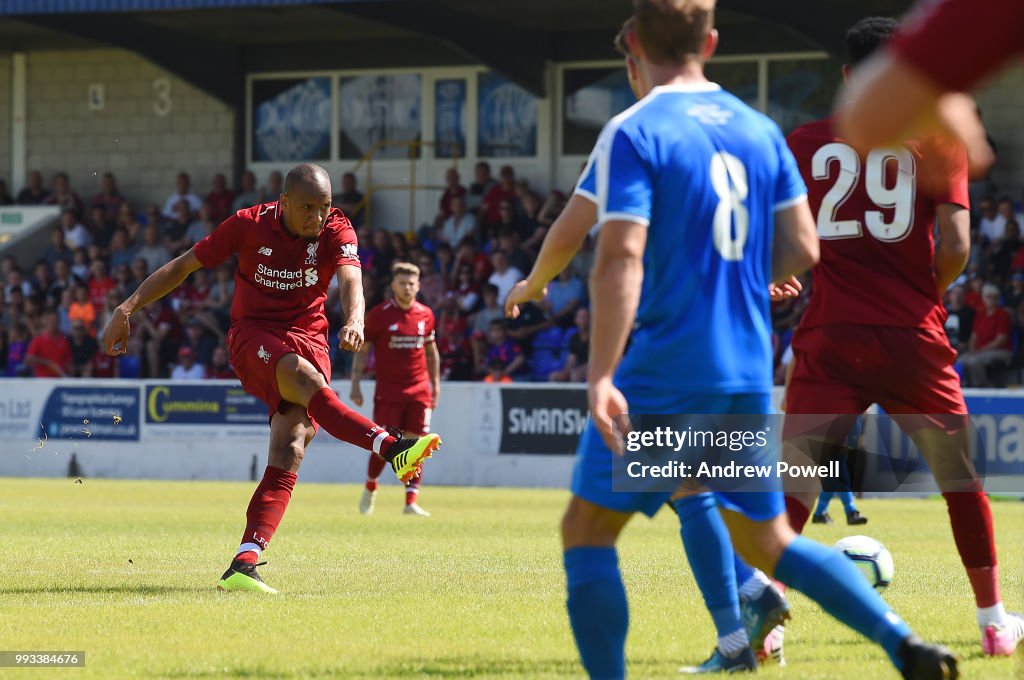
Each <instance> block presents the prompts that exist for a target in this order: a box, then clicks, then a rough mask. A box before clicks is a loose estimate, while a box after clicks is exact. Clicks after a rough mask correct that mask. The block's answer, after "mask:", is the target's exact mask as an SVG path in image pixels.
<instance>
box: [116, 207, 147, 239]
mask: <svg viewBox="0 0 1024 680" xmlns="http://www.w3.org/2000/svg"><path fill="white" fill-rule="evenodd" d="M154 207H156V206H154ZM118 229H123V230H124V232H125V234H126V235H127V237H128V239H127V245H128V247H130V248H131V247H135V246H137V245H139V244H140V243H142V223H141V222H139V217H138V215H136V214H135V210H134V209H133V208H132V205H131V203H128V202H127V201H125V202H124V203H122V204H121V207H120V208H118V209H117V219H116V220H115V221H114V231H117V230H118Z"/></svg>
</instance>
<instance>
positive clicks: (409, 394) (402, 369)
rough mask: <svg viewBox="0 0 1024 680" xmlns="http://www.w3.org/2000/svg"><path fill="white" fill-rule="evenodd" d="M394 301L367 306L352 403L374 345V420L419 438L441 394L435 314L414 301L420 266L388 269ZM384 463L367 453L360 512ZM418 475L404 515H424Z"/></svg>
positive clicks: (359, 395)
mask: <svg viewBox="0 0 1024 680" xmlns="http://www.w3.org/2000/svg"><path fill="white" fill-rule="evenodd" d="M391 290H392V292H393V293H394V294H395V298H394V300H388V301H386V302H382V303H381V304H379V305H377V306H376V307H374V308H373V309H371V310H370V311H369V312H368V313H367V315H366V330H365V336H366V344H365V345H363V349H362V351H360V352H359V353H358V354H357V355H356V357H355V361H354V362H353V365H352V394H351V399H352V403H354V404H355V405H357V406H362V404H363V392H362V390H361V389H360V388H359V381H360V380H361V379H362V376H363V369H364V368H365V366H366V355H367V352H368V351H369V348H370V346H371V345H372V346H373V349H374V356H375V358H376V364H377V389H376V390H375V392H374V397H373V419H374V420H376V421H378V422H386V423H392V424H394V425H396V426H397V427H399V428H400V429H401V430H402V432H403V433H404V435H405V436H406V437H420V436H422V435H424V434H426V433H427V432H428V431H429V430H430V414H431V412H432V411H433V410H434V408H435V407H436V406H437V399H438V397H439V396H440V394H441V372H440V367H441V357H440V355H439V354H438V351H437V344H436V342H435V337H434V335H435V330H434V312H432V311H431V310H430V307H427V306H426V305H424V304H421V303H419V302H417V301H416V294H417V293H418V292H419V290H420V269H419V267H417V266H416V265H414V264H410V263H408V262H396V263H395V264H394V265H392V267H391ZM383 469H384V464H383V462H382V461H381V460H380V458H379V457H377V456H370V461H369V465H368V466H367V470H366V488H365V489H364V490H363V496H362V498H361V499H360V501H359V511H360V512H361V513H363V514H364V515H369V514H370V513H372V512H373V506H374V501H375V500H376V497H377V478H378V477H380V473H381V471H382V470H383ZM420 482H421V477H416V478H414V479H412V480H410V481H409V482H407V485H406V487H405V510H404V512H405V514H407V515H419V516H421V517H429V516H430V513H429V512H427V511H426V510H424V509H423V508H421V507H420V506H419V504H418V503H417V502H416V499H417V497H418V494H419V487H420Z"/></svg>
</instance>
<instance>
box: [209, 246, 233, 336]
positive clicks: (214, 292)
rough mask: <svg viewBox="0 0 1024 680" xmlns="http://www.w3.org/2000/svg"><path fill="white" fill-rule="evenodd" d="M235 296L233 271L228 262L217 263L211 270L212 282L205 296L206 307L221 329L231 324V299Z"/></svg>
mask: <svg viewBox="0 0 1024 680" xmlns="http://www.w3.org/2000/svg"><path fill="white" fill-rule="evenodd" d="M234 296H235V272H234V270H233V268H232V266H231V265H230V264H228V263H226V262H225V263H224V264H221V265H219V266H218V267H217V268H216V269H215V270H214V271H213V283H212V284H210V294H209V296H207V298H206V301H207V302H206V308H207V310H209V312H210V313H211V314H213V316H214V318H215V319H217V324H218V326H219V327H220V329H221V330H222V331H227V330H228V328H230V326H231V300H232V298H234Z"/></svg>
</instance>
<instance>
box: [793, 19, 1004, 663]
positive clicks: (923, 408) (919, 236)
mask: <svg viewBox="0 0 1024 680" xmlns="http://www.w3.org/2000/svg"><path fill="white" fill-rule="evenodd" d="M897 29H898V24H897V23H896V22H895V21H894V20H892V19H884V18H881V17H872V18H868V19H864V20H862V21H860V22H858V23H857V24H856V25H855V26H854V27H853V28H851V29H850V31H849V32H848V33H847V38H846V42H847V50H848V53H849V63H848V65H847V66H845V67H844V71H843V73H844V77H845V78H847V79H849V80H855V79H856V78H858V77H859V76H860V70H859V67H858V64H860V62H861V61H862V60H863V59H865V58H866V57H867V56H868V55H870V54H871V53H872V52H873V51H875V49H876V48H878V47H879V46H880V45H881V44H882V43H883V42H884V41H885V40H886V39H887V38H888V37H889V36H890V35H891V34H892V33H893V32H895V31H896V30H897ZM854 67H857V69H858V70H857V71H855V72H853V73H851V72H850V69H851V68H854ZM788 141H789V145H790V148H791V149H792V150H793V155H794V156H795V157H796V160H797V163H798V165H799V167H800V172H801V174H802V175H803V177H804V181H805V182H806V183H807V189H808V201H809V203H810V206H811V210H812V212H813V213H814V214H815V215H816V218H817V224H818V235H819V237H820V239H821V261H820V262H819V264H818V265H817V266H815V267H814V269H813V270H812V274H813V282H814V288H813V291H814V292H813V294H812V296H811V301H810V304H809V306H808V308H807V311H806V313H805V314H804V316H803V320H802V322H801V324H800V327H799V328H798V329H797V331H796V332H795V333H794V336H793V350H794V361H793V372H792V376H791V379H790V382H789V385H788V388H787V393H786V414H787V415H786V424H785V434H784V439H785V440H786V441H787V444H788V445H789V446H787V455H800V454H799V453H797V451H798V450H799V451H802V452H804V453H806V452H812V453H811V455H812V457H818V456H820V453H819V451H829V450H830V449H831V447H834V446H835V445H837V444H841V443H842V442H843V440H844V439H845V437H846V434H847V432H848V431H849V428H850V426H852V424H853V421H854V419H855V418H856V416H857V414H860V413H863V412H864V410H865V409H867V408H868V407H869V406H871V405H872V404H876V403H877V404H878V405H879V406H881V407H882V408H883V409H884V410H885V411H886V413H888V414H890V415H893V416H894V419H895V420H896V421H897V422H898V423H899V425H900V427H901V428H903V429H904V431H906V432H907V434H908V435H909V436H910V437H911V438H912V439H913V440H914V442H915V444H917V446H918V448H919V449H920V451H921V453H922V455H923V456H924V457H925V459H926V460H927V462H928V464H929V467H930V468H931V470H932V473H933V475H934V476H935V479H936V481H937V483H938V485H939V488H940V489H941V490H942V491H943V498H944V499H945V501H946V505H947V507H948V510H949V516H950V522H951V524H952V528H953V537H954V539H955V542H956V545H957V549H958V551H959V553H960V558H961V561H962V562H963V564H964V567H965V569H966V571H967V575H968V578H969V580H970V582H971V586H972V588H973V590H974V596H975V602H976V605H977V607H978V611H977V621H978V626H979V628H980V629H981V634H982V648H983V651H984V653H985V654H986V655H1009V654H1012V653H1013V651H1014V649H1015V648H1016V646H1017V643H1018V642H1019V641H1020V640H1021V638H1024V619H1021V618H1020V617H1018V616H1016V615H1012V614H1007V613H1006V611H1005V610H1004V608H1003V604H1002V600H1001V597H1000V593H999V580H998V567H997V562H996V549H995V539H994V532H993V527H992V513H991V510H990V508H989V503H988V497H987V496H986V495H985V493H984V491H983V489H982V485H981V483H980V481H979V480H978V479H977V473H976V471H975V470H974V467H973V464H972V462H971V460H970V457H969V446H968V440H967V429H966V426H967V424H968V423H967V406H966V405H965V403H964V398H963V393H962V391H961V389H960V380H959V376H958V375H957V373H956V372H955V371H954V370H953V362H954V361H955V360H956V352H955V351H954V350H953V349H952V348H951V347H950V345H949V340H948V339H947V336H946V333H945V331H944V328H943V324H944V322H945V318H946V313H945V309H944V307H943V305H942V299H941V298H942V293H943V292H944V291H945V290H946V289H947V288H948V287H949V285H950V284H951V283H952V282H953V280H954V279H955V278H956V277H957V276H958V275H959V274H960V272H961V271H962V270H963V267H964V265H965V264H966V262H967V256H968V252H969V247H970V243H969V230H970V217H969V213H968V196H967V162H966V157H965V155H964V153H963V149H962V148H960V147H959V145H956V146H954V145H951V144H950V143H949V142H948V141H939V140H937V139H934V138H928V139H924V140H921V141H917V142H908V143H906V144H904V145H903V146H899V147H890V148H878V149H872V150H870V151H869V152H868V153H866V154H863V153H858V152H857V151H855V150H854V149H853V148H852V147H851V146H850V145H849V144H847V143H846V141H845V140H844V139H843V138H842V137H840V136H838V135H837V134H836V132H835V131H834V124H833V120H832V119H826V120H822V121H818V122H814V123H809V124H807V125H804V126H802V127H800V128H797V129H796V130H794V131H793V132H792V133H791V134H790V136H789V139H788ZM926 173H927V174H928V176H929V177H931V178H939V177H942V178H944V183H943V185H942V186H938V185H937V184H931V185H929V186H928V187H927V188H926V187H924V186H922V185H921V184H920V183H919V181H918V179H919V177H920V176H921V175H924V174H926ZM936 224H937V226H938V233H939V243H938V245H936V244H935V242H934V239H933V235H932V231H933V226H934V225H936ZM813 414H846V415H845V416H844V417H838V418H835V416H831V417H832V418H835V419H834V420H830V421H828V422H827V423H823V422H822V420H821V417H820V416H817V417H815V416H813ZM801 416H809V417H805V418H801ZM819 447H820V449H819ZM815 492H816V489H815V490H806V489H804V490H800V491H799V492H792V493H787V497H786V508H787V511H788V513H789V518H790V523H791V524H792V525H793V528H794V529H795V530H797V531H801V530H802V529H803V526H804V524H805V523H806V521H807V517H808V514H809V512H810V508H811V504H812V503H813V502H814V496H815Z"/></svg>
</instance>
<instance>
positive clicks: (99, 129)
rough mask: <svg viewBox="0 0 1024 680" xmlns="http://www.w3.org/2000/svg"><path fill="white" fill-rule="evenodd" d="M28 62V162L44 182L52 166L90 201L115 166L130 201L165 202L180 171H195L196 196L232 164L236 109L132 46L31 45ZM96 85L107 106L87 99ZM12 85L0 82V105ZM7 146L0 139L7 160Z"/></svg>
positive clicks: (1, 154) (1, 70)
mask: <svg viewBox="0 0 1024 680" xmlns="http://www.w3.org/2000/svg"><path fill="white" fill-rule="evenodd" d="M4 63H7V62H3V61H0V82H2V78H3V77H4V76H3V75H2V74H3V73H4V66H3V64H4ZM27 69H28V110H27V114H28V115H27V119H28V130H27V137H28V138H27V152H28V169H29V170H40V171H41V172H43V174H44V176H45V177H46V183H47V186H48V187H49V186H50V182H51V181H52V175H53V173H55V172H57V171H59V170H64V171H66V172H67V173H68V174H69V175H70V177H71V186H72V188H73V189H74V190H75V191H76V192H78V193H79V195H81V196H82V197H83V199H84V200H88V199H89V198H91V197H92V195H94V194H95V193H96V192H97V191H98V190H99V187H100V179H101V178H102V175H103V173H104V172H106V171H108V170H109V171H112V172H114V173H115V175H116V176H117V179H118V183H119V184H120V187H121V192H122V193H123V194H125V195H126V196H127V197H128V198H130V199H131V200H132V201H133V202H134V203H136V204H143V203H145V202H150V201H153V202H159V203H160V204H161V205H162V204H163V201H164V200H166V198H167V196H168V195H170V193H171V192H172V191H173V189H174V180H175V176H176V174H177V172H178V171H179V170H186V171H188V172H189V173H190V174H191V175H192V185H193V190H194V191H195V192H196V193H198V194H200V195H204V194H205V193H206V192H207V191H209V186H210V180H211V179H212V177H213V175H214V174H215V173H217V172H225V173H230V172H231V171H232V167H231V164H232V160H233V156H232V150H233V146H234V137H233V126H234V124H235V116H234V114H233V113H232V112H231V111H230V109H228V107H226V106H225V105H223V104H222V103H220V102H219V101H217V100H216V99H214V98H213V97H210V96H209V95H207V94H205V93H203V92H200V91H199V90H197V89H196V88H194V87H192V86H191V85H189V84H187V83H185V82H184V81H182V80H180V79H178V78H175V77H174V76H172V75H170V74H169V73H167V72H165V71H163V70H161V69H159V68H157V67H156V66H154V65H153V64H151V63H150V62H148V61H146V60H144V59H142V58H140V57H139V56H137V55H135V54H133V53H131V52H127V51H124V50H115V49H109V50H106V49H104V50H83V51H65V52H56V51H55V52H30V53H29V54H28V66H27ZM7 71H9V69H7ZM160 79H166V81H167V83H169V86H170V87H169V90H166V92H165V93H166V97H162V96H161V94H160V93H159V92H158V89H159V87H160V85H159V82H160ZM93 83H97V84H102V85H103V86H104V88H105V100H106V101H105V106H104V108H103V109H102V110H90V108H89V106H88V101H87V96H86V95H87V90H88V86H89V85H90V84H93ZM9 90H10V88H9V87H7V88H4V87H2V86H0V108H3V102H4V101H5V99H4V98H6V97H8V96H9ZM9 108H10V107H9V106H7V109H8V110H9ZM161 113H164V114H165V115H160V114H161ZM2 124H3V120H2V119H0V125H2ZM2 136H3V128H0V138H2ZM9 137H10V134H9V133H7V138H8V139H9ZM6 144H7V139H2V140H0V159H3V160H2V161H0V162H4V163H7V162H8V159H7V158H5V156H9V154H8V153H6V149H7V146H6ZM3 167H6V166H0V168H3ZM0 176H2V173H0ZM19 188H20V187H19Z"/></svg>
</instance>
